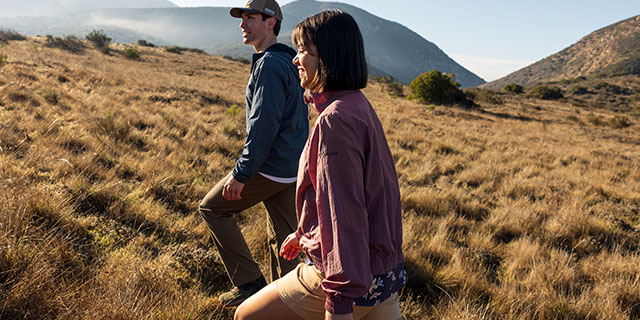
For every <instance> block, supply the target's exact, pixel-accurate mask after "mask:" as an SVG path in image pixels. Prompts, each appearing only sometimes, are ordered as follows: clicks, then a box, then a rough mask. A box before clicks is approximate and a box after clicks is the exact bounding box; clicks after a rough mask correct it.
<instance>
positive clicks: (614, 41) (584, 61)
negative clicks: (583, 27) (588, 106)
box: [483, 16, 640, 89]
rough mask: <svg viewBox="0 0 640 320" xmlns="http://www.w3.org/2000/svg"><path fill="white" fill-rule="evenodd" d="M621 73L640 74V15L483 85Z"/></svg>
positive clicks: (603, 29) (498, 85)
mask: <svg viewBox="0 0 640 320" xmlns="http://www.w3.org/2000/svg"><path fill="white" fill-rule="evenodd" d="M618 74H640V16H635V17H632V18H629V19H627V20H624V21H621V22H618V23H615V24H613V25H610V26H608V27H605V28H602V29H600V30H597V31H594V32H593V33H591V34H589V35H587V36H586V37H584V38H582V39H581V40H580V41H578V42H577V43H576V44H574V45H572V46H570V47H568V48H566V49H564V50H562V51H560V52H558V53H556V54H554V55H551V56H549V57H547V58H545V59H542V60H540V61H538V62H536V63H534V64H532V65H530V66H528V67H525V68H523V69H521V70H518V71H516V72H514V73H512V74H509V75H507V76H506V77H503V78H501V79H498V80H495V81H492V82H490V83H487V84H485V85H484V86H483V87H485V88H490V89H502V87H504V86H505V85H506V84H509V83H517V84H520V85H524V86H525V87H531V86H533V85H535V84H536V83H538V82H548V81H560V80H563V79H571V78H576V77H594V76H599V75H618Z"/></svg>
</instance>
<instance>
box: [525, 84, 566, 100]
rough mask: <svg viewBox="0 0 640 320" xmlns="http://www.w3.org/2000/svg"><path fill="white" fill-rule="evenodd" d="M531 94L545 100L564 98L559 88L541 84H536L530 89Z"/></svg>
mask: <svg viewBox="0 0 640 320" xmlns="http://www.w3.org/2000/svg"><path fill="white" fill-rule="evenodd" d="M531 96H533V97H536V98H538V99H545V100H557V99H562V98H564V95H563V94H562V90H561V89H560V88H558V87H556V86H547V85H541V84H539V85H536V86H535V87H533V89H531Z"/></svg>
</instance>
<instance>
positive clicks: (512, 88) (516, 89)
mask: <svg viewBox="0 0 640 320" xmlns="http://www.w3.org/2000/svg"><path fill="white" fill-rule="evenodd" d="M502 90H504V91H506V92H512V93H523V92H524V87H522V86H521V85H519V84H517V83H510V84H508V85H506V86H504V88H502Z"/></svg>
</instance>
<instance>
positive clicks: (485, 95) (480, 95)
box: [464, 88, 505, 105]
mask: <svg viewBox="0 0 640 320" xmlns="http://www.w3.org/2000/svg"><path fill="white" fill-rule="evenodd" d="M464 94H465V96H466V97H467V99H471V100H473V102H474V103H477V104H483V103H488V104H498V105H500V104H504V102H505V101H504V98H503V97H502V96H503V94H502V93H500V92H497V91H493V90H485V89H480V88H472V89H465V90H464Z"/></svg>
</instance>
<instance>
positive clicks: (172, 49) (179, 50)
mask: <svg viewBox="0 0 640 320" xmlns="http://www.w3.org/2000/svg"><path fill="white" fill-rule="evenodd" d="M164 50H165V51H167V52H171V53H177V54H182V53H183V52H185V51H189V52H195V53H199V54H206V52H204V51H203V50H202V49H197V48H185V47H178V46H171V47H164Z"/></svg>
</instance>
